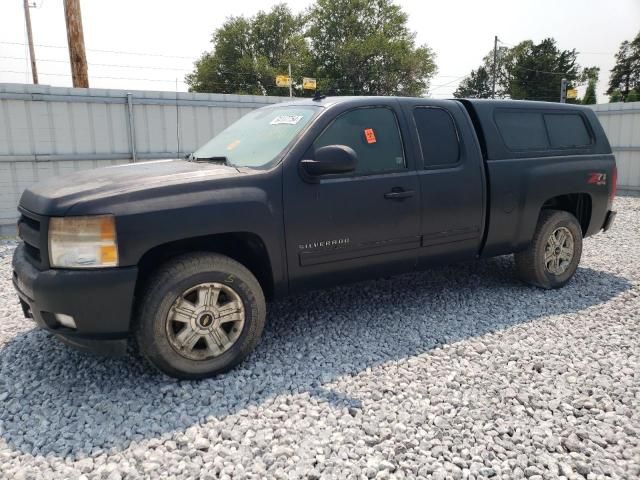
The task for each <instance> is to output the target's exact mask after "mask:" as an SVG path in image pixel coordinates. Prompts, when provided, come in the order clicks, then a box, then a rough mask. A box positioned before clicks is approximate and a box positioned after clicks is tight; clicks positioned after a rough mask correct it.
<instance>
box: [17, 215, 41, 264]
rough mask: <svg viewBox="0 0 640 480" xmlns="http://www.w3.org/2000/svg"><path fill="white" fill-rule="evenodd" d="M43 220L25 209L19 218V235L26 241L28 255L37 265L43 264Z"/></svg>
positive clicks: (25, 246)
mask: <svg viewBox="0 0 640 480" xmlns="http://www.w3.org/2000/svg"><path fill="white" fill-rule="evenodd" d="M41 225H42V224H41V222H40V221H39V220H38V219H37V218H35V216H32V215H30V214H29V213H26V212H24V211H21V215H20V218H19V219H18V235H19V236H20V238H21V239H22V241H23V242H24V248H25V252H26V254H27V257H28V258H29V259H30V260H31V262H32V263H34V264H35V265H37V266H40V265H41V264H42V254H41V249H42V232H41Z"/></svg>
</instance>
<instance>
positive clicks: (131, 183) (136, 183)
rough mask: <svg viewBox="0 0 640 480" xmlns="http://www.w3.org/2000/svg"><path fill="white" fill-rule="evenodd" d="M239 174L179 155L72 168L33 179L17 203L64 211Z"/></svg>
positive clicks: (49, 211) (57, 212)
mask: <svg viewBox="0 0 640 480" xmlns="http://www.w3.org/2000/svg"><path fill="white" fill-rule="evenodd" d="M238 175H241V173H240V172H239V171H238V170H237V169H236V168H234V167H228V166H225V165H219V164H212V163H195V162H187V161H185V160H181V159H174V160H157V161H151V162H141V163H129V164H125V165H115V166H110V167H103V168H96V169H93V170H83V171H79V172H73V173H70V174H67V175H61V176H58V177H52V178H50V179H48V180H45V181H42V182H39V183H36V184H35V185H32V186H31V187H29V188H27V189H26V190H25V191H24V192H23V194H22V197H21V198H20V206H21V207H22V208H25V209H27V210H29V211H31V212H34V213H36V214H39V215H65V213H66V212H68V210H69V209H70V208H71V207H73V205H75V204H77V203H80V202H88V201H96V200H98V201H100V200H106V199H109V198H112V197H122V196H123V195H131V194H135V193H136V192H140V191H143V190H150V189H157V188H170V187H172V186H176V185H182V184H186V183H195V182H203V181H208V180H213V179H221V178H229V177H233V176H238Z"/></svg>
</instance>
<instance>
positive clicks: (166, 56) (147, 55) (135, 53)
mask: <svg viewBox="0 0 640 480" xmlns="http://www.w3.org/2000/svg"><path fill="white" fill-rule="evenodd" d="M0 44H4V45H21V46H22V45H24V43H22V42H5V41H0ZM35 46H36V47H42V48H64V49H66V48H67V47H66V46H63V45H46V44H42V43H36V44H35ZM87 51H89V52H101V53H116V54H122V55H140V56H144V57H164V58H184V59H186V60H193V57H185V56H180V55H165V54H161V53H147V52H127V51H124V50H102V49H98V48H87Z"/></svg>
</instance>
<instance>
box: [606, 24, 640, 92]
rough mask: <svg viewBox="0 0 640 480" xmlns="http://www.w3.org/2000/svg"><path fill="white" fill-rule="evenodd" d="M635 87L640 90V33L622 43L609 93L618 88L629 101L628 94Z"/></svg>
mask: <svg viewBox="0 0 640 480" xmlns="http://www.w3.org/2000/svg"><path fill="white" fill-rule="evenodd" d="M634 89H639V90H640V33H638V35H636V38H634V39H633V41H631V42H629V41H626V40H625V41H624V42H622V43H621V44H620V49H619V50H618V53H616V64H615V66H614V67H613V68H612V69H611V76H610V77H609V89H608V90H607V94H608V95H613V94H614V91H616V90H618V91H619V92H620V94H621V95H622V97H623V99H624V101H627V100H626V97H627V95H629V93H630V92H631V91H632V90H634Z"/></svg>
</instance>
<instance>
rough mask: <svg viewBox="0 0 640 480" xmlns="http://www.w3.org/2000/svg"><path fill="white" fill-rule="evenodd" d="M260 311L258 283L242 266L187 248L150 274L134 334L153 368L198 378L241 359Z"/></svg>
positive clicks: (258, 329) (254, 338) (256, 330)
mask: <svg viewBox="0 0 640 480" xmlns="http://www.w3.org/2000/svg"><path fill="white" fill-rule="evenodd" d="M265 316H266V305H265V299H264V294H263V292H262V288H261V287H260V284H259V283H258V280H256V278H255V277H254V276H253V274H252V273H251V272H250V271H249V270H248V269H247V268H246V267H244V266H243V265H242V264H240V263H238V262H236V261H235V260H233V259H231V258H229V257H226V256H224V255H218V254H213V253H191V254H187V255H183V256H180V257H177V258H175V259H172V260H170V261H169V262H167V263H165V264H163V265H162V266H160V267H159V268H158V269H157V270H156V271H155V272H154V273H153V274H152V276H151V277H150V279H149V281H148V282H147V284H146V287H145V288H144V292H143V294H142V297H141V300H140V303H139V307H138V315H137V318H136V322H135V325H134V337H135V341H136V343H137V345H138V348H139V351H140V353H141V354H142V355H143V357H144V358H145V359H146V360H147V361H148V362H149V363H151V365H153V366H154V367H156V368H157V369H158V370H160V371H162V372H164V373H166V374H167V375H169V376H172V377H176V378H181V379H200V378H206V377H211V376H214V375H217V374H219V373H223V372H226V371H228V370H230V369H231V368H233V367H234V366H236V365H237V364H238V363H240V362H241V361H242V360H244V358H245V357H246V356H247V355H249V353H251V351H252V350H253V349H254V348H255V346H256V345H257V344H258V342H259V340H260V336H261V335H262V330H263V328H264V323H265Z"/></svg>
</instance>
